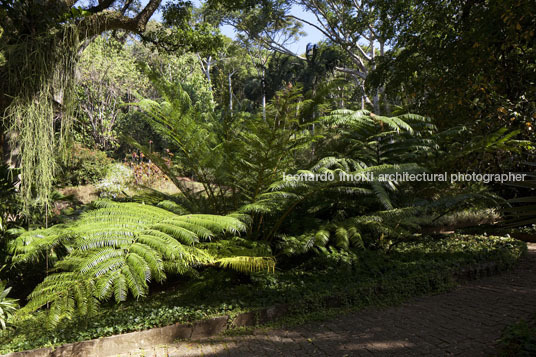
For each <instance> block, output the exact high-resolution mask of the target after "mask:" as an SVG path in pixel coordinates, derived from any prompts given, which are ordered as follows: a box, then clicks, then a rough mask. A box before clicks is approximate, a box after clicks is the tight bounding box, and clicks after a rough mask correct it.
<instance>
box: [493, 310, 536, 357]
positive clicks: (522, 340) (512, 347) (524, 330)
mask: <svg viewBox="0 0 536 357" xmlns="http://www.w3.org/2000/svg"><path fill="white" fill-rule="evenodd" d="M535 317H536V316H532V318H529V319H528V321H525V320H521V321H519V322H517V323H516V324H513V325H510V326H508V327H507V328H506V329H505V330H504V331H503V334H502V336H501V339H500V340H499V344H498V354H497V355H498V356H500V357H507V356H519V357H521V356H534V354H536V319H535Z"/></svg>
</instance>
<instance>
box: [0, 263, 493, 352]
mask: <svg viewBox="0 0 536 357" xmlns="http://www.w3.org/2000/svg"><path fill="white" fill-rule="evenodd" d="M498 271H499V269H498V266H497V264H495V263H484V264H478V265H475V266H471V267H465V268H463V269H460V270H459V271H458V272H457V273H456V274H454V277H455V278H456V279H457V280H462V281H463V280H467V279H474V278H476V277H481V276H488V275H493V274H495V273H497V272H498ZM327 300H330V304H329V305H330V307H337V306H336V305H337V304H336V302H337V301H338V299H336V298H328V299H327ZM334 303H335V304H334ZM288 311H289V305H286V304H281V305H275V306H272V307H268V308H265V309H260V310H255V311H250V312H245V313H241V314H238V315H237V316H235V317H230V316H228V315H224V316H220V317H215V318H212V319H207V320H202V321H198V322H194V323H186V324H182V323H176V324H173V325H168V326H164V327H158V328H153V329H148V330H143V331H134V332H129V333H125V334H120V335H113V336H108V337H101V338H98V339H93V340H88V341H81V342H74V343H69V344H65V345H61V346H58V347H56V348H51V347H49V348H41V349H36V350H29V351H21V352H11V353H8V354H6V355H0V357H109V356H110V357H111V356H117V355H118V354H121V353H124V352H125V351H132V350H139V349H148V348H151V347H153V346H158V345H167V344H171V343H173V342H176V340H189V339H192V340H197V339H201V338H207V337H213V336H217V335H220V334H221V333H222V332H224V331H225V330H228V329H235V328H240V327H248V326H256V325H259V324H265V323H268V322H271V321H274V320H277V319H280V318H282V317H284V316H286V315H287V314H288Z"/></svg>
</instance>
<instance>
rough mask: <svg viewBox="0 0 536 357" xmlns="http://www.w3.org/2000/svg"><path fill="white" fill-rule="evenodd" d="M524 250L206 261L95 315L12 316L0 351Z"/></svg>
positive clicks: (382, 285)
mask: <svg viewBox="0 0 536 357" xmlns="http://www.w3.org/2000/svg"><path fill="white" fill-rule="evenodd" d="M206 244H209V243H206ZM227 248H228V247H225V249H227ZM257 248H260V247H257ZM525 249H526V245H525V244H524V243H523V242H520V241H516V240H514V239H508V238H501V237H483V236H482V237H480V236H479V237H473V236H453V237H451V238H445V239H440V240H436V239H431V238H425V239H423V240H422V241H421V242H403V243H401V244H399V245H397V246H395V247H394V248H393V250H392V251H391V252H390V253H389V254H386V253H385V252H383V251H369V250H365V251H362V253H361V255H360V256H359V257H358V259H357V260H352V261H351V262H348V261H347V260H346V259H345V258H344V257H340V259H339V258H337V257H335V255H336V254H335V255H334V256H333V257H329V258H326V257H325V256H317V257H314V258H312V259H307V260H305V261H304V262H303V264H300V265H298V266H295V267H294V268H293V269H292V270H286V271H285V270H278V271H276V272H275V274H267V273H265V272H264V273H263V272H259V273H255V274H252V275H251V276H250V278H249V279H237V276H236V275H233V274H236V273H234V272H232V271H222V270H216V269H214V268H209V269H206V270H204V271H201V272H200V275H199V276H197V277H195V278H193V279H190V280H189V281H187V282H186V284H185V285H182V284H181V288H180V289H169V290H166V291H161V292H155V293H153V294H151V295H150V296H149V297H148V298H145V299H140V300H130V301H127V302H125V303H124V304H122V305H120V306H117V305H115V304H113V303H109V304H105V305H102V306H101V308H100V310H99V311H98V313H97V315H96V316H94V317H92V318H82V319H79V318H74V319H73V320H71V321H66V322H65V323H64V324H62V325H61V326H58V328H56V329H53V330H46V329H43V328H42V326H43V324H44V323H45V322H46V316H45V314H44V313H38V314H37V315H35V316H34V317H32V318H31V319H29V320H27V321H20V322H18V323H17V330H16V331H12V332H10V333H6V334H4V335H1V334H0V345H1V346H2V347H0V353H7V352H10V351H14V350H17V351H19V350H24V349H31V348H37V347H40V346H44V345H60V344H63V343H67V342H74V341H82V340H87V339H92V338H98V337H102V336H109V335H113V334H118V333H125V332H129V331H137V330H143V329H147V328H152V327H156V326H165V325H169V324H172V323H175V322H191V321H196V320H199V319H203V318H209V317H213V316H217V315H220V316H221V315H223V314H231V315H232V314H234V313H238V312H241V311H245V310H253V309H257V308H262V307H267V306H271V305H274V304H279V303H287V304H291V305H292V306H294V307H293V311H294V312H296V313H307V312H312V311H323V310H325V309H328V308H329V307H330V301H331V300H332V299H333V298H334V297H335V298H337V300H338V301H340V302H342V303H343V305H347V306H351V307H359V306H366V305H370V304H375V303H379V304H385V303H397V302H400V301H403V300H404V299H407V298H408V297H412V296H419V295H423V294H430V293H437V292H442V291H446V290H448V289H450V288H452V287H453V285H454V281H453V274H454V273H455V272H456V271H457V269H459V268H460V267H464V266H467V265H472V264H479V263H482V262H495V263H497V264H498V266H499V267H501V268H506V267H508V266H510V265H511V264H513V263H515V262H516V261H517V259H518V258H519V257H520V255H521V254H522V253H523V252H524V250H525ZM343 253H344V252H342V253H341V254H343ZM325 259H331V260H332V262H331V264H326V262H325ZM347 263H349V264H347Z"/></svg>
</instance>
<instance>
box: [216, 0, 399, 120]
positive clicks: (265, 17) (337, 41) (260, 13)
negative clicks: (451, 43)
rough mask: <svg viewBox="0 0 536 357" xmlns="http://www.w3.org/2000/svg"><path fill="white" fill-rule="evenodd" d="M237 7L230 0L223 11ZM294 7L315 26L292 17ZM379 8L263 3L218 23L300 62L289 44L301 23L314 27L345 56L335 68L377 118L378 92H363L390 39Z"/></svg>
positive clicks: (361, 0) (372, 0)
mask: <svg viewBox="0 0 536 357" xmlns="http://www.w3.org/2000/svg"><path fill="white" fill-rule="evenodd" d="M238 3H240V2H239V1H229V2H227V6H228V8H230V9H232V8H233V7H237V6H238V5H237V4H238ZM218 4H219V2H218ZM293 6H298V7H301V8H303V9H304V10H305V13H309V14H312V15H313V16H314V18H315V21H310V20H308V19H307V18H306V17H305V16H297V15H295V12H293V11H292V8H293ZM384 8H385V7H384V4H383V2H382V1H376V0H293V1H290V2H288V1H285V2H282V1H278V0H273V1H271V0H267V1H264V2H263V4H262V6H261V5H258V6H254V7H251V8H244V5H242V6H241V7H240V6H239V9H240V10H238V11H235V12H234V13H233V12H231V13H230V14H231V15H230V16H228V17H226V18H224V19H223V21H224V22H227V23H229V24H232V25H233V26H235V28H236V29H237V30H239V31H241V32H243V33H245V34H246V35H247V36H248V37H250V38H251V39H254V40H255V41H257V42H259V43H260V44H262V45H263V46H264V47H265V48H267V49H270V50H273V51H277V52H281V53H284V54H287V55H292V56H295V57H297V58H300V59H302V60H304V61H305V60H306V57H305V56H303V55H301V54H298V53H295V52H293V51H292V50H291V49H290V48H289V46H288V45H289V44H290V43H292V40H293V39H294V38H295V37H296V36H297V35H299V34H300V32H299V29H300V28H301V26H302V25H303V24H307V25H309V26H311V27H313V28H315V29H316V30H318V31H319V32H320V33H322V34H323V35H324V37H325V38H326V40H327V41H328V42H329V43H330V44H332V45H334V46H337V47H338V48H340V50H341V52H342V54H343V55H344V60H343V58H341V61H340V62H339V65H338V66H336V67H335V69H336V70H337V71H339V72H342V73H347V74H349V75H351V76H352V78H353V79H354V80H355V82H356V84H357V85H358V86H359V87H360V88H361V91H362V98H363V106H364V105H365V103H366V104H367V105H369V106H370V107H371V108H372V109H374V111H375V112H376V113H379V112H380V111H381V107H380V98H381V94H382V92H383V88H375V89H373V90H367V89H366V88H365V81H366V79H367V77H368V75H369V74H370V72H371V71H373V70H374V69H375V66H376V62H377V61H376V56H378V55H380V56H383V55H384V52H385V48H386V46H388V45H389V41H390V40H391V39H392V38H393V37H394V29H393V27H392V26H391V25H390V22H389V21H387V20H388V18H387V16H388V15H387V13H386V11H385V10H384ZM259 24H264V25H259Z"/></svg>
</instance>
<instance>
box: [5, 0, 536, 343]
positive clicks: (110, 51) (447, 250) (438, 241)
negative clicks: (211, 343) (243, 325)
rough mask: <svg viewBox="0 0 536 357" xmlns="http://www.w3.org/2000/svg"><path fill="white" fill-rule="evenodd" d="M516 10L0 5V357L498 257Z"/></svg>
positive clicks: (443, 276)
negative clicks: (310, 34) (306, 39)
mask: <svg viewBox="0 0 536 357" xmlns="http://www.w3.org/2000/svg"><path fill="white" fill-rule="evenodd" d="M297 9H300V11H298V10H297ZM535 12H536V8H535V7H534V4H533V3H532V2H531V1H529V0H507V1H491V0H485V1H450V2H443V1H424V2H422V1H414V0H403V1H397V2H396V4H393V2H389V1H383V0H354V1H346V0H334V1H324V0H291V1H277V0H263V1H260V2H257V1H238V0H237V1H235V0H208V1H206V2H201V3H199V2H189V1H175V0H170V1H167V2H164V1H160V0H149V1H132V0H98V1H96V0H91V1H76V0H51V1H45V2H43V1H36V0H20V1H15V0H0V121H1V123H0V143H1V145H0V147H1V149H0V150H1V151H0V152H1V158H2V162H1V163H0V329H1V330H0V342H1V344H0V345H1V347H0V353H4V352H9V351H16V350H17V351H18V350H24V349H31V348H37V347H42V346H48V345H58V344H61V343H66V342H72V341H80V340H84V339H90V338H97V337H101V336H106V335H110V334H114V333H121V332H126V331H133V330H139V329H144V328H149V327H153V326H163V325H166V324H171V323H174V322H178V321H193V320H196V319H201V318H205V317H207V316H214V315H218V314H222V313H227V312H231V313H235V312H238V311H244V310H248V309H254V308H259V307H266V306H270V305H273V304H276V303H288V304H291V306H293V308H294V309H295V312H302V313H303V312H310V311H313V310H315V311H318V310H322V309H326V308H327V307H328V305H329V304H328V303H327V301H328V300H329V298H332V297H334V296H337V299H339V300H340V301H343V302H344V304H345V305H348V306H354V307H356V306H363V305H365V304H370V303H375V302H378V303H379V302H381V303H393V302H396V301H400V300H403V299H404V298H407V297H409V296H415V295H420V294H427V293H431V292H439V291H444V290H446V289H449V288H451V287H452V286H453V284H455V277H456V276H457V274H458V272H459V271H460V269H461V268H463V267H466V266H471V265H474V264H480V263H486V262H493V263H495V264H496V266H497V267H498V268H499V269H507V268H509V267H510V266H512V265H513V264H515V262H516V260H517V259H518V258H519V257H520V256H521V255H522V254H523V252H524V251H525V250H526V247H525V245H524V243H523V242H520V241H518V240H516V239H514V237H516V236H521V235H523V234H524V235H529V236H530V235H532V236H534V235H536V229H535V227H536V196H535V193H534V189H536V174H535V173H534V166H536V158H535V147H534V145H535V142H534V130H536V129H535V127H536V92H535V89H536V85H535V84H536V63H535V59H536V50H535V41H536V40H535V39H536V36H534V29H535V28H536V13H535ZM307 14H309V15H307ZM310 15H311V16H310ZM222 26H225V27H227V28H229V27H231V28H233V29H234V36H233V38H230V37H227V36H225V35H223V34H222V32H221V28H222ZM304 26H308V28H309V29H314V31H317V32H318V33H320V34H321V37H322V39H321V40H319V42H318V43H314V44H313V43H310V44H308V45H307V46H306V47H305V48H299V49H298V50H294V49H295V48H297V47H296V46H295V43H296V41H299V40H300V38H301V37H302V36H303V35H304ZM298 43H299V42H298ZM456 173H461V174H468V175H471V174H473V173H477V174H481V175H484V174H488V175H490V177H494V176H493V175H496V174H504V173H517V174H523V177H524V179H523V180H522V181H512V180H510V181H507V182H503V180H500V181H499V180H488V181H490V182H488V181H486V182H484V181H482V180H481V181H478V180H451V179H450V177H451V176H450V175H451V174H456ZM443 174H444V176H441V175H443ZM386 177H387V178H389V179H385V178H386ZM408 177H413V178H415V177H421V178H422V177H428V178H431V177H435V178H436V179H429V180H425V181H423V180H418V179H414V180H411V179H407V178H408ZM441 177H444V179H441ZM404 178H406V179H404ZM110 312H113V313H110Z"/></svg>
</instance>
